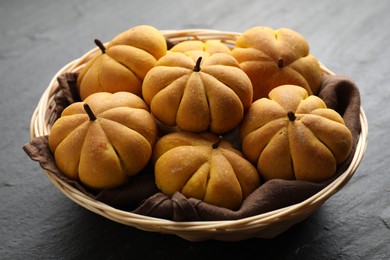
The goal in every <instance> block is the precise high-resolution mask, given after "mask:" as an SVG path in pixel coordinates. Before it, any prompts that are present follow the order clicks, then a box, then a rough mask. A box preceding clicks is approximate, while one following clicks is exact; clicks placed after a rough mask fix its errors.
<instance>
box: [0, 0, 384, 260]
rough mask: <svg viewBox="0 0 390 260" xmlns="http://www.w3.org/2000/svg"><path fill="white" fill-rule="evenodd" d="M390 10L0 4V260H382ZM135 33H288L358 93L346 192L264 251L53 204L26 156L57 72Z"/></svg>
mask: <svg viewBox="0 0 390 260" xmlns="http://www.w3.org/2000/svg"><path fill="white" fill-rule="evenodd" d="M389 12H390V2H388V1H385V0H383V1H375V2H373V1H369V0H366V1H364V0H362V1H336V0H332V1H310V0H305V1H301V0H299V1H288V0H282V1H243V0H237V1H223V0H214V1H187V0H182V1H150V0H143V1H138V0H133V1H124V0H121V1H90V0H86V1H76V0H68V1H44V0H36V1H22V0H3V1H1V2H0V77H1V81H0V82H1V83H0V85H1V94H0V106H1V108H0V116H1V117H0V119H1V120H0V122H1V124H0V135H1V138H0V159H1V161H0V258H1V259H123V258H126V259H133V258H135V257H142V258H145V259H147V258H151V259H156V258H158V259H179V258H180V259H186V258H187V259H191V258H198V259H199V258H201V257H205V256H208V257H209V258H210V257H218V258H221V257H224V256H231V257H235V256H241V257H243V258H244V257H247V256H251V257H256V258H260V257H262V258H263V259H268V258H270V259H389V258H390V246H389V244H390V175H389V155H390V150H389V149H388V147H389V145H390V142H389V141H390V138H389V135H388V129H389V128H390V105H389V103H388V99H389V98H390V87H389V82H390V74H389V68H390V65H389V60H390V30H389V29H388V26H389V25H390V16H388V13H389ZM138 24H150V25H153V26H155V27H157V28H159V29H191V28H206V29H218V30H226V31H238V32H241V31H244V30H246V29H248V28H250V27H251V26H254V25H266V26H270V27H273V28H280V27H289V28H292V29H294V30H296V31H298V32H300V33H301V34H302V35H304V36H305V37H306V39H307V40H308V42H309V44H310V46H311V52H312V53H313V54H314V55H315V56H317V57H318V58H319V60H321V61H322V62H323V63H324V64H326V65H327V67H329V69H331V70H332V71H334V72H335V73H337V74H339V75H345V76H348V77H351V78H352V79H354V80H355V82H356V83H357V84H358V86H359V87H360V91H361V96H362V105H363V107H364V109H365V111H366V114H367V117H368V121H369V143H368V148H367V152H366V154H365V157H364V159H363V161H362V163H361V165H360V167H359V169H358V170H357V172H356V173H355V175H354V176H353V178H352V179H351V180H350V182H349V183H348V184H347V185H346V186H345V187H344V188H343V189H342V190H341V191H340V192H338V193H337V194H336V195H334V196H333V197H331V198H330V199H329V200H328V201H327V202H326V203H325V204H324V205H323V206H321V207H320V208H319V209H318V210H317V211H316V212H315V213H314V214H313V215H312V216H311V217H309V218H308V219H307V220H305V221H303V222H301V223H300V224H298V225H296V226H294V227H292V228H291V229H290V230H288V231H287V232H285V233H283V234H282V235H280V236H279V237H277V238H275V239H271V240H264V239H256V238H254V239H249V240H246V241H240V242H232V243H231V242H220V241H204V242H189V241H185V240H183V239H181V238H179V237H176V236H174V235H163V234H156V233H150V232H145V231H140V230H137V229H135V228H131V227H127V226H123V225H120V224H117V223H114V222H112V221H110V220H108V219H105V218H103V217H100V216H98V215H96V214H94V213H92V212H90V211H88V210H86V209H84V208H82V207H80V206H79V205H77V204H75V203H74V202H72V201H70V200H69V199H68V198H66V197H65V196H64V195H63V194H62V193H61V192H59V191H58V190H57V189H56V188H55V187H54V186H53V185H52V184H51V182H50V181H49V180H48V178H47V177H46V176H45V174H44V173H43V171H42V170H41V168H40V167H39V165H38V164H36V163H35V162H33V161H31V160H29V158H28V157H27V156H26V154H25V153H24V152H23V150H22V146H23V144H24V143H26V142H28V140H29V122H30V118H31V115H32V112H33V110H34V108H35V106H36V104H37V102H38V100H39V98H40V96H41V95H42V93H43V91H44V90H45V88H46V87H47V85H48V83H49V81H50V79H51V77H52V76H53V75H54V74H55V73H56V72H57V71H58V70H59V69H60V68H61V67H62V66H64V65H65V64H67V63H68V62H70V61H72V60H74V59H76V58H78V57H79V56H81V55H82V54H83V53H85V52H86V51H88V50H89V49H91V48H93V47H94V46H93V39H94V38H99V39H101V40H103V41H108V40H109V39H111V38H112V37H113V36H115V35H116V34H117V33H119V32H121V31H124V30H126V29H128V28H130V27H132V26H135V25H138Z"/></svg>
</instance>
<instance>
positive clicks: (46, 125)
mask: <svg viewBox="0 0 390 260" xmlns="http://www.w3.org/2000/svg"><path fill="white" fill-rule="evenodd" d="M162 33H163V34H164V36H165V37H167V38H168V39H173V40H175V41H178V42H179V41H183V40H187V39H199V40H204V39H220V40H221V41H225V42H226V43H227V44H232V43H234V42H235V40H236V39H237V37H238V36H239V35H240V33H237V32H225V31H219V30H209V29H191V30H164V31H162ZM105 44H107V43H105ZM99 51H100V50H99V48H98V47H95V48H93V49H91V50H90V51H88V52H87V53H85V54H84V55H83V56H81V57H80V58H78V59H75V60H73V61H71V62H69V63H68V64H66V65H65V66H64V67H62V68H61V69H60V70H59V71H58V72H57V73H56V74H55V75H54V76H53V78H52V80H51V81H50V83H49V86H48V87H47V88H46V90H45V91H44V93H43V94H42V96H41V98H40V100H39V102H38V104H37V107H36V109H35V110H34V112H33V115H32V117H31V122H30V136H31V138H34V137H38V136H43V135H48V134H49V133H50V122H51V120H52V118H51V116H50V113H49V112H48V111H50V109H53V101H54V95H55V93H57V92H58V88H59V84H58V82H57V78H58V77H59V76H60V75H62V74H63V73H65V72H78V71H80V70H81V68H82V67H83V66H84V65H85V63H86V61H88V60H89V59H90V58H91V57H93V56H94V55H96V53H97V52H99ZM321 69H322V70H323V72H324V73H326V74H333V75H334V73H333V72H332V71H330V70H329V69H328V68H326V67H325V66H324V65H323V64H321ZM360 123H361V133H360V135H359V140H358V143H357V147H356V151H355V154H354V156H353V159H352V161H351V164H350V165H349V167H348V168H347V169H346V170H345V171H344V172H343V173H342V174H341V175H340V176H339V177H338V178H337V179H335V180H334V181H333V182H331V183H330V184H329V185H327V186H326V187H325V188H323V189H322V190H320V191H319V192H317V193H316V194H314V195H313V196H311V197H309V198H307V199H306V200H304V201H302V202H300V203H297V204H294V205H291V206H288V207H284V208H280V209H277V210H273V211H270V212H267V213H263V214H259V215H255V216H251V217H246V218H242V219H237V220H219V221H183V222H181V221H180V222H179V221H173V220H167V219H160V218H155V217H150V216H144V215H139V214H136V213H132V212H127V211H122V210H119V209H117V208H114V207H112V206H109V205H106V204H104V203H102V202H100V201H96V200H94V199H93V198H91V197H89V196H88V195H86V194H84V193H82V192H81V191H79V190H77V189H76V188H74V187H72V186H71V185H69V184H68V183H66V182H64V181H63V180H61V179H59V178H58V177H57V176H56V175H55V174H53V173H50V172H48V171H45V172H46V175H47V176H48V178H49V179H50V181H51V182H52V183H53V184H54V185H55V186H56V187H57V188H58V189H59V190H60V191H61V192H62V193H63V194H64V195H66V196H67V197H68V198H69V199H71V200H73V201H74V202H75V203H77V204H79V205H81V206H83V207H84V208H86V209H88V210H90V211H92V212H95V213H97V214H99V215H102V216H104V217H106V218H108V219H111V220H113V221H115V222H118V223H122V224H125V225H129V226H133V227H136V228H138V229H141V230H145V231H152V232H159V233H169V234H175V235H178V236H180V237H182V238H184V239H187V240H191V241H199V240H205V239H216V240H229V241H237V240H242V239H247V238H250V237H262V238H268V237H275V236H277V235H278V234H280V233H281V232H284V231H285V230H287V229H288V228H289V227H290V226H292V225H294V224H296V223H298V222H299V221H301V220H303V219H305V218H306V217H308V216H309V215H310V214H311V213H312V212H313V211H314V210H315V209H316V208H318V207H319V206H320V205H322V204H323V203H324V202H325V201H326V200H327V199H328V198H329V197H331V196H332V195H333V194H335V193H336V192H338V191H339V190H340V189H341V188H342V187H343V186H344V185H346V183H348V181H349V180H350V179H351V178H352V176H353V174H354V173H355V171H356V170H357V168H358V166H359V164H360V162H361V160H362V158H363V156H364V153H365V150H366V147H367V139H368V124H367V118H366V115H365V112H364V110H363V108H362V107H360ZM278 225H280V226H278Z"/></svg>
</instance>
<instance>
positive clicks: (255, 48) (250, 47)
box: [232, 26, 322, 100]
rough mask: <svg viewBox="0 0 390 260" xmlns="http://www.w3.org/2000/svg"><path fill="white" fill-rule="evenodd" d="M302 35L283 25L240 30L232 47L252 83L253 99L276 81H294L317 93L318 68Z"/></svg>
mask: <svg viewBox="0 0 390 260" xmlns="http://www.w3.org/2000/svg"><path fill="white" fill-rule="evenodd" d="M309 51H310V50H309V45H308V43H307V42H306V40H305V38H304V37H303V36H302V35H301V34H299V33H297V32H295V31H293V30H291V29H287V28H281V29H278V30H273V29H272V28H269V27H262V26H255V27H252V28H250V29H248V30H246V31H245V32H243V33H242V34H241V35H240V36H239V38H238V39H237V42H236V47H235V48H234V49H233V50H232V55H233V56H234V57H235V58H236V59H237V60H238V62H239V63H240V66H241V68H242V69H243V70H244V71H245V72H246V73H247V74H248V76H249V78H250V79H251V81H252V85H253V100H257V99H259V98H263V97H267V96H268V93H269V92H270V91H271V90H272V89H273V88H275V87H277V86H280V85H286V84H289V85H298V86H301V87H303V88H305V89H306V90H307V92H308V93H309V94H310V95H312V94H317V92H318V89H319V87H320V84H321V78H322V72H321V68H320V64H319V62H318V60H317V58H316V57H314V56H313V55H311V54H310V52H309Z"/></svg>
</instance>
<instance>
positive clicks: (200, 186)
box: [153, 131, 260, 210]
mask: <svg viewBox="0 0 390 260" xmlns="http://www.w3.org/2000/svg"><path fill="white" fill-rule="evenodd" d="M153 160H154V161H155V179H156V185H157V187H159V188H160V189H161V191H162V192H163V193H164V194H166V195H168V196H171V195H173V194H174V193H175V192H181V193H182V194H183V195H184V196H186V197H188V198H197V199H199V200H202V201H204V202H206V203H209V204H212V205H216V206H220V207H225V208H229V209H232V210H234V209H237V208H238V207H239V206H240V204H241V202H242V201H243V199H245V198H246V197H247V196H248V195H249V194H250V193H251V192H253V191H254V190H255V189H256V188H257V187H258V186H259V185H260V177H259V174H258V172H257V170H256V168H255V167H254V166H253V165H252V164H251V163H250V162H249V161H247V160H246V159H244V158H243V156H242V154H241V153H240V152H239V151H238V150H235V149H234V148H233V147H232V146H231V144H230V143H229V142H227V141H225V140H222V139H220V138H219V137H218V136H216V135H214V134H211V133H202V134H195V133H190V132H183V131H182V132H176V133H171V134H167V135H165V136H163V137H162V138H161V139H159V140H158V141H157V143H156V145H155V148H154V150H153Z"/></svg>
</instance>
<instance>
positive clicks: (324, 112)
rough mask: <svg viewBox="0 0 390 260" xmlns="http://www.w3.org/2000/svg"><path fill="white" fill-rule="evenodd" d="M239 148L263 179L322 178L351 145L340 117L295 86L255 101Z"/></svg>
mask: <svg viewBox="0 0 390 260" xmlns="http://www.w3.org/2000/svg"><path fill="white" fill-rule="evenodd" d="M240 131H241V138H242V149H243V152H244V154H245V155H246V157H247V158H248V160H250V161H251V162H252V163H254V164H255V165H257V169H258V170H259V172H260V174H261V175H262V176H263V177H264V178H265V179H266V180H270V179H275V178H280V179H297V180H307V181H314V182H320V181H323V180H326V179H328V178H330V177H331V176H332V175H333V174H334V173H335V172H336V167H337V165H338V164H339V163H341V162H343V161H344V160H346V158H347V157H348V155H349V153H350V152H351V149H352V134H351V132H350V130H349V129H348V128H347V127H346V126H345V124H344V120H343V118H342V117H341V116H340V115H339V114H338V113H337V112H336V111H335V110H332V109H329V108H326V105H325V103H324V102H323V101H322V100H321V99H320V98H319V97H317V96H314V95H311V96H308V94H307V91H306V90H305V89H303V88H302V87H299V86H293V85H283V86H280V87H277V88H275V89H273V90H272V91H271V92H270V93H269V98H262V99H259V100H257V101H255V102H254V103H253V104H252V106H251V108H250V109H249V111H248V113H247V115H246V117H245V118H244V120H243V122H242V124H241V126H240Z"/></svg>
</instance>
